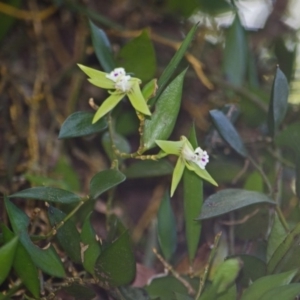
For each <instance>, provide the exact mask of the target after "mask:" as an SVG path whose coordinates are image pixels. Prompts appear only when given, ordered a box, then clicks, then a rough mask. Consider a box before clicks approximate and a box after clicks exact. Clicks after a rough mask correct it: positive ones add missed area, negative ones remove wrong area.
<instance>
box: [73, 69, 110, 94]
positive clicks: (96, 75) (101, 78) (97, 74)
mask: <svg viewBox="0 0 300 300" xmlns="http://www.w3.org/2000/svg"><path fill="white" fill-rule="evenodd" d="M78 67H79V68H80V69H81V70H82V71H83V72H84V73H85V74H86V75H88V76H89V77H90V79H89V81H90V82H91V83H92V84H94V85H96V86H98V87H101V88H103V89H114V85H115V83H114V82H113V81H112V80H110V79H108V78H106V75H107V73H104V72H101V71H98V70H95V69H92V68H89V67H86V66H83V65H80V64H78Z"/></svg>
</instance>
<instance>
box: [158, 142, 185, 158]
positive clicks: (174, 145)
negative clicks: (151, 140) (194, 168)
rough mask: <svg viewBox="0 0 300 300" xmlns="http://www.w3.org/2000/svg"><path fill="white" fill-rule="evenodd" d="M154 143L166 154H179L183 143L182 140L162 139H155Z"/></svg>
mask: <svg viewBox="0 0 300 300" xmlns="http://www.w3.org/2000/svg"><path fill="white" fill-rule="evenodd" d="M155 143H156V144H157V145H158V146H159V148H161V149H162V150H163V151H164V152H166V153H168V154H174V155H177V156H179V155H180V152H181V149H182V147H183V145H184V142H183V141H177V142H172V141H162V140H156V141H155Z"/></svg>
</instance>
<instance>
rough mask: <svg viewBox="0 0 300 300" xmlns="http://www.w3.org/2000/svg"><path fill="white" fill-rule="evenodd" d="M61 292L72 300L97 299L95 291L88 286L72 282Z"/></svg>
mask: <svg viewBox="0 0 300 300" xmlns="http://www.w3.org/2000/svg"><path fill="white" fill-rule="evenodd" d="M61 290H62V291H63V292H65V293H67V294H68V295H70V296H71V297H72V299H74V300H92V299H95V298H96V297H97V295H96V293H95V291H94V290H93V289H92V288H91V287H90V286H88V285H87V286H85V285H83V284H79V283H77V282H73V283H71V284H70V285H68V286H66V287H63V288H62V289H61ZM59 298H60V297H59ZM66 298H67V297H66ZM67 299H69V298H67Z"/></svg>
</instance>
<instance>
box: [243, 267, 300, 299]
mask: <svg viewBox="0 0 300 300" xmlns="http://www.w3.org/2000/svg"><path fill="white" fill-rule="evenodd" d="M296 273H297V270H293V271H289V272H285V273H280V274H275V275H269V276H264V277H261V278H259V279H257V280H256V281H254V282H253V283H252V284H251V285H250V286H249V287H248V289H246V290H245V292H244V293H243V296H242V298H241V300H253V299H262V298H261V297H262V296H263V295H264V294H265V293H267V292H269V291H271V290H272V289H274V288H276V287H278V286H284V285H287V284H289V283H290V282H291V281H292V279H293V278H294V276H295V275H296ZM282 299H285V298H282Z"/></svg>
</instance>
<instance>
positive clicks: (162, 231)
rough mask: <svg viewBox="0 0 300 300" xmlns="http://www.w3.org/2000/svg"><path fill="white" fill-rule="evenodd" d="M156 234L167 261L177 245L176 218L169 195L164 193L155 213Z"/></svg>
mask: <svg viewBox="0 0 300 300" xmlns="http://www.w3.org/2000/svg"><path fill="white" fill-rule="evenodd" d="M157 234H158V242H159V245H160V249H161V251H162V253H163V256H164V258H165V259H166V260H167V261H169V260H170V259H171V258H172V255H173V254H174V252H175V250H176V246H177V231H176V219H175V215H174V212H173V210H172V206H171V202H170V197H169V195H168V193H165V194H164V196H163V198H162V200H161V203H160V207H159V209H158V213H157Z"/></svg>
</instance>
